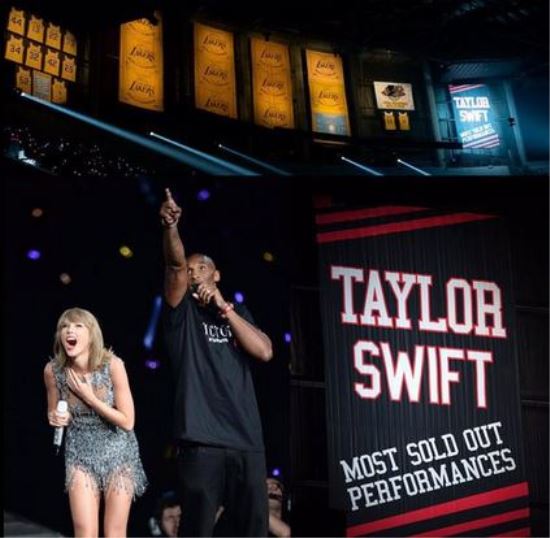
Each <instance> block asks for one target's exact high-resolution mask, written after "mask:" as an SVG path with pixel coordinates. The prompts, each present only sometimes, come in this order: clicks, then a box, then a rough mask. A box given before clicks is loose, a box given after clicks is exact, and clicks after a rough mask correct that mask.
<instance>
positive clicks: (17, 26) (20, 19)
mask: <svg viewBox="0 0 550 538" xmlns="http://www.w3.org/2000/svg"><path fill="white" fill-rule="evenodd" d="M25 20H26V17H25V12H24V11H23V10H22V9H15V8H14V7H12V8H11V9H10V14H9V17H8V30H9V31H10V32H13V33H14V34H19V35H23V36H24V35H25Z"/></svg>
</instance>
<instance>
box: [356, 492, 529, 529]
mask: <svg viewBox="0 0 550 538" xmlns="http://www.w3.org/2000/svg"><path fill="white" fill-rule="evenodd" d="M528 494H529V489H528V487H527V482H520V483H519V484H514V485H513V486H506V487H503V488H498V489H493V490H491V491H486V492H485V493H477V494H475V495H470V496H468V497H462V498H461V499H455V500H453V501H448V502H444V503H441V504H434V505H432V506H428V507H426V508H420V509H419V510H412V511H411V512H406V513H405V514H399V515H397V516H391V517H386V518H383V519H378V520H376V521H370V522H369V523H361V524H360V525H354V526H352V527H348V528H347V530H346V536H363V535H365V534H372V533H375V532H378V531H381V530H385V529H391V528H393V527H402V526H403V525H410V524H411V523H416V522H418V521H425V520H427V519H433V518H435V517H440V516H445V515H447V514H453V513H456V512H463V511H464V510H471V509H473V508H479V507H480V506H487V505H490V504H495V503H499V502H502V501H507V500H509V499H516V498H518V497H525V496H527V495H528Z"/></svg>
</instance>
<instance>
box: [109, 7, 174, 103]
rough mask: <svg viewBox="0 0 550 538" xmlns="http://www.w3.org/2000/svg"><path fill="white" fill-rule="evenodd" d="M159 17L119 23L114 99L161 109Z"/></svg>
mask: <svg viewBox="0 0 550 538" xmlns="http://www.w3.org/2000/svg"><path fill="white" fill-rule="evenodd" d="M163 77H164V75H163V51H162V21H161V19H160V17H159V16H157V24H152V23H151V22H150V21H149V20H147V19H138V20H135V21H131V22H127V23H124V24H121V25H120V60H119V81H118V99H119V101H121V102H123V103H127V104H129V105H133V106H137V107H140V108H145V109H148V110H155V111H159V112H160V111H162V110H164V104H163V99H164V98H163V92H164V89H163Z"/></svg>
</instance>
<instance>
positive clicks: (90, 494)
mask: <svg viewBox="0 0 550 538" xmlns="http://www.w3.org/2000/svg"><path fill="white" fill-rule="evenodd" d="M99 501H100V495H99V491H98V489H97V485H96V484H95V482H94V480H93V478H92V477H91V476H90V475H89V474H87V473H85V472H84V471H81V470H80V469H77V470H75V471H74V472H73V475H72V477H71V483H70V486H69V504H70V506H71V516H72V518H73V527H74V535H75V538H80V537H82V538H83V537H86V538H93V537H97V536H98V530H99V529H98V526H99V525H98V520H99Z"/></svg>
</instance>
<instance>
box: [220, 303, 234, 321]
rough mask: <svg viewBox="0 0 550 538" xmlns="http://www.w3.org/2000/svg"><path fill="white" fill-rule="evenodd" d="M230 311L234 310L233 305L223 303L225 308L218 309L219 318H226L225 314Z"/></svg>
mask: <svg viewBox="0 0 550 538" xmlns="http://www.w3.org/2000/svg"><path fill="white" fill-rule="evenodd" d="M231 310H235V305H234V304H233V303H225V306H224V307H223V308H220V316H221V317H222V318H227V314H228V313H229V312H230V311H231Z"/></svg>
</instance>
